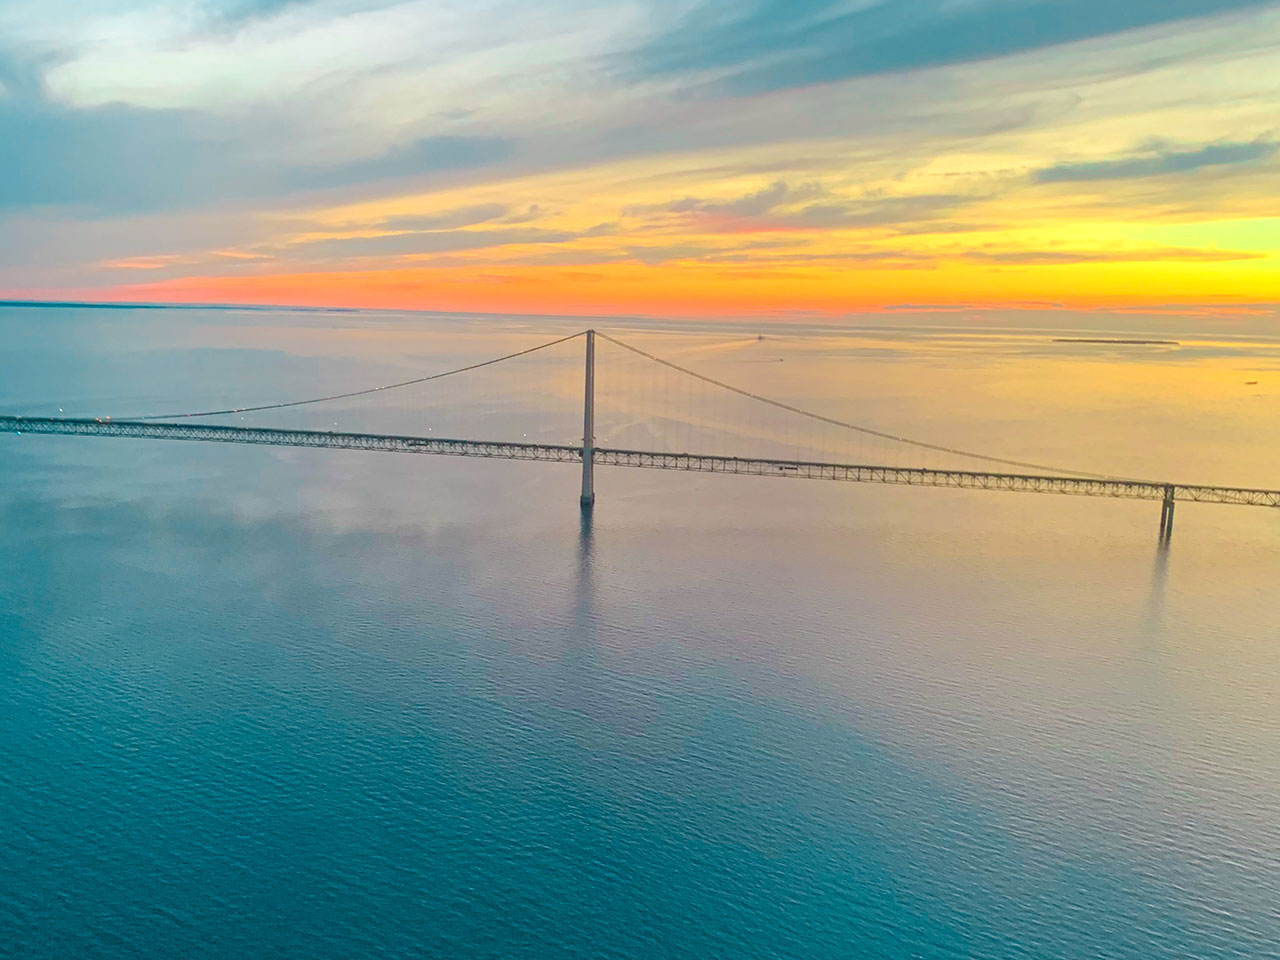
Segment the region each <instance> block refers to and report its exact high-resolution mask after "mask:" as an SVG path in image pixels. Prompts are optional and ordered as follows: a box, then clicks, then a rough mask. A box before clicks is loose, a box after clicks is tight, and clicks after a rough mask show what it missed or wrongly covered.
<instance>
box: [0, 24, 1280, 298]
mask: <svg viewBox="0 0 1280 960" xmlns="http://www.w3.org/2000/svg"><path fill="white" fill-rule="evenodd" d="M0 296H3V297H7V298H40V299H93V300H116V301H162V302H174V301H181V302H200V303H263V304H268V303H270V304H309V305H337V306H370V307H405V308H416V309H425V310H450V311H454V310H457V311H483V312H518V313H557V314H566V313H567V314H615V315H616V314H624V315H641V314H642V315H659V316H677V317H678V316H712V317H714V316H761V317H777V318H786V317H792V316H802V317H818V318H823V317H833V318H838V317H845V316H848V315H851V314H857V313H860V312H866V311H894V310H920V309H927V310H941V311H945V310H950V309H957V308H963V307H968V308H973V307H975V306H977V307H984V308H990V309H993V310H996V309H1002V308H1004V309H1011V308H1017V309H1045V310H1053V309H1071V310H1100V311H1116V310H1124V311H1132V312H1143V311H1154V312H1164V311H1172V312H1179V313H1186V314H1191V315H1209V314H1224V313H1225V314H1231V313H1236V312H1239V313H1264V314H1265V313H1277V308H1276V305H1277V303H1280V3H1277V2H1263V0H844V2H839V0H736V2H726V0H716V2H712V0H629V2H603V3H602V2H585V0H473V2H470V3H454V2H443V0H401V2H394V0H315V2H307V0H294V2H290V0H173V2H167V3H144V2H141V0H5V2H4V3H3V4H0Z"/></svg>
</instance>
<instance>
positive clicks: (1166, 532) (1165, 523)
mask: <svg viewBox="0 0 1280 960" xmlns="http://www.w3.org/2000/svg"><path fill="white" fill-rule="evenodd" d="M1173 504H1174V499H1173V484H1165V488H1164V500H1163V501H1162V502H1161V504H1160V542H1161V543H1168V542H1169V541H1170V540H1171V539H1172V538H1173Z"/></svg>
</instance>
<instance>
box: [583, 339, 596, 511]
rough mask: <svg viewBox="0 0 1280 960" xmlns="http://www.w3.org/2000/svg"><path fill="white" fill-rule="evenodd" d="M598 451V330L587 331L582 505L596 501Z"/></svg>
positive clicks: (585, 505)
mask: <svg viewBox="0 0 1280 960" xmlns="http://www.w3.org/2000/svg"><path fill="white" fill-rule="evenodd" d="M595 452H596V332H595V331H594V330H588V331H587V379H586V388H585V390H584V391H583V402H582V505H583V506H584V507H590V506H591V505H592V504H594V503H595V502H596V486H595V477H594V476H593V474H592V467H594V466H595Z"/></svg>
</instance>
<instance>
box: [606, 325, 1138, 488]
mask: <svg viewBox="0 0 1280 960" xmlns="http://www.w3.org/2000/svg"><path fill="white" fill-rule="evenodd" d="M596 336H598V337H600V338H601V339H603V340H608V341H609V342H610V343H612V344H614V345H615V346H619V347H622V349H624V350H630V351H631V352H632V353H635V354H639V355H640V356H642V357H644V358H646V359H648V360H652V361H653V362H654V363H660V364H662V365H663V366H664V367H670V368H671V369H672V370H678V371H679V372H680V373H683V374H686V375H687V376H690V377H693V378H694V379H696V380H701V381H702V382H703V383H709V384H711V385H712V386H713V387H719V388H721V389H722V390H728V391H729V392H730V393H736V394H738V395H739V396H741V397H746V398H748V399H750V400H755V401H758V402H759V403H763V404H767V405H768V406H771V407H776V408H778V409H779V410H786V411H787V412H788V413H794V414H798V415H799V416H802V417H808V418H809V419H810V420H817V421H819V422H821V423H829V424H832V425H833V426H837V427H843V428H844V429H846V430H853V431H856V432H858V433H863V434H867V435H868V436H872V437H879V438H880V439H882V440H893V441H896V442H898V443H905V444H907V445H909V446H912V447H921V448H923V449H925V450H934V451H938V452H940V453H950V454H953V455H955V456H960V457H969V458H972V459H974V460H983V461H985V462H987V463H999V464H1002V465H1004V466H1007V467H1021V468H1023V469H1026V470H1042V471H1045V472H1047V473H1058V474H1070V475H1072V476H1077V477H1089V478H1091V479H1094V480H1125V481H1129V482H1137V483H1146V482H1149V481H1145V480H1136V481H1135V480H1134V479H1133V478H1132V477H1114V476H1111V475H1109V474H1105V473H1090V472H1088V471H1087V470H1068V469H1065V468H1063V467H1054V466H1047V465H1045V464H1043V463H1031V462H1028V461H1025V460H1010V459H1007V458H1005V457H994V456H990V455H988V454H985V453H974V452H973V451H971V450H960V449H957V448H955V447H947V446H943V445H942V444H937V443H929V442H927V441H925V440H915V439H912V438H911V437H903V436H899V435H898V434H895V433H886V432H884V431H883V430H876V429H873V428H872V427H866V426H862V425H861V424H857V423H849V422H847V421H845V420H837V419H835V418H834V417H828V416H824V415H823V414H821V413H813V412H812V411H809V410H803V409H801V408H800V407H793V406H792V405H791V404H789V403H783V402H782V401H781V400H773V399H771V398H769V397H762V396H760V395H759V394H758V393H752V392H751V391H749V390H743V389H742V388H741V387H735V386H734V385H733V384H731V383H724V382H723V381H721V380H716V379H715V378H713V377H708V376H707V375H706V374H703V373H698V372H697V371H696V370H690V369H689V368H687V367H682V366H680V365H679V364H678V363H672V362H671V361H670V360H664V359H663V358H662V357H658V356H654V355H653V354H652V353H647V352H646V351H644V350H641V349H640V348H639V347H633V346H632V345H631V344H629V343H623V342H622V341H621V340H619V339H617V338H616V337H611V336H609V334H607V333H601V332H600V331H598V330H597V331H596Z"/></svg>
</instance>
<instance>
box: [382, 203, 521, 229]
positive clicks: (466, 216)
mask: <svg viewBox="0 0 1280 960" xmlns="http://www.w3.org/2000/svg"><path fill="white" fill-rule="evenodd" d="M508 209H509V208H508V207H507V205H506V204H503V203H484V204H478V205H476V206H473V207H460V208H458V209H457V210H446V211H445V212H443V213H429V214H424V215H422V216H405V217H391V218H390V219H387V220H383V221H382V222H381V223H380V224H378V226H380V227H383V228H385V229H388V230H404V231H412V230H451V229H455V228H457V227H471V226H475V225H476V224H477V223H488V222H489V221H491V220H497V219H499V218H503V222H504V223H514V222H516V221H513V220H511V219H510V218H507V217H506V214H507V210H508Z"/></svg>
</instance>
